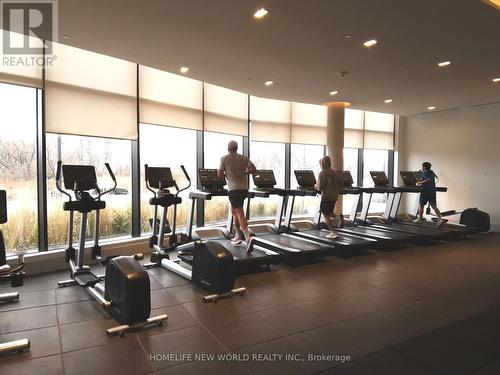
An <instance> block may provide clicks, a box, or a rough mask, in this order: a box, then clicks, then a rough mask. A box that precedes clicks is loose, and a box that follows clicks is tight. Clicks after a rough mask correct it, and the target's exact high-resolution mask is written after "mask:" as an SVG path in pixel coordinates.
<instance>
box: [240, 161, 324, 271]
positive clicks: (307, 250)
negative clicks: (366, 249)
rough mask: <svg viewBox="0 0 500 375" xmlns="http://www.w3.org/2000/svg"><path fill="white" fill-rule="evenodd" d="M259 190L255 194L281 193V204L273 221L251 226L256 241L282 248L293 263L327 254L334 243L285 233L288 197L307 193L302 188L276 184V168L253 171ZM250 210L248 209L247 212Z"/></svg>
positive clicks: (262, 244) (269, 194) (263, 244)
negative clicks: (289, 187) (283, 187)
mask: <svg viewBox="0 0 500 375" xmlns="http://www.w3.org/2000/svg"><path fill="white" fill-rule="evenodd" d="M253 182H254V184H255V186H256V187H255V190H254V191H253V195H254V197H261V198H268V197H269V196H271V195H278V196H279V197H280V198H281V199H280V200H279V204H278V208H277V210H276V218H275V221H274V225H273V224H253V225H249V228H250V229H251V230H252V233H253V234H254V237H253V240H254V243H255V244H256V245H259V246H262V247H265V248H268V249H271V250H273V251H277V252H279V253H280V254H281V255H282V256H283V258H284V259H285V260H286V261H288V262H289V263H292V264H300V263H302V262H304V261H306V260H307V259H311V258H315V257H322V256H325V255H327V254H328V253H329V252H330V251H331V249H332V245H331V244H330V245H328V244H323V243H319V242H317V241H313V240H311V239H307V238H299V237H298V236H295V235H293V234H289V233H285V232H286V231H284V230H283V229H284V228H283V227H282V225H281V223H282V221H283V214H284V211H285V207H286V204H287V197H290V196H292V197H293V196H296V195H299V196H303V195H304V192H303V191H301V190H291V189H279V188H275V187H274V186H275V185H276V179H275V177H274V172H273V171H272V170H258V171H256V173H255V174H254V175H253ZM248 213H249V210H247V215H248Z"/></svg>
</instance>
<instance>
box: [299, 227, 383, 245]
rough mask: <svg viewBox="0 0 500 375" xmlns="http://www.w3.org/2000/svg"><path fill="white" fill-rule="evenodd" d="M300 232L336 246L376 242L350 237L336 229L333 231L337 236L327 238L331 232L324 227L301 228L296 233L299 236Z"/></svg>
mask: <svg viewBox="0 0 500 375" xmlns="http://www.w3.org/2000/svg"><path fill="white" fill-rule="evenodd" d="M300 233H304V234H307V235H310V236H311V238H312V237H313V236H314V237H318V238H320V239H321V240H326V241H330V242H331V243H332V244H333V245H338V246H370V245H373V244H374V243H375V242H376V241H375V240H365V239H363V238H357V237H352V236H349V235H346V234H342V233H341V232H338V231H336V232H335V233H336V234H337V235H338V237H337V238H327V236H328V235H329V234H330V233H331V232H330V231H329V230H325V229H308V230H302V231H300V232H297V235H298V236H300Z"/></svg>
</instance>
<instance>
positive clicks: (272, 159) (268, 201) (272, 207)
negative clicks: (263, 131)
mask: <svg viewBox="0 0 500 375" xmlns="http://www.w3.org/2000/svg"><path fill="white" fill-rule="evenodd" d="M250 160H252V162H253V163H254V164H255V167H256V168H257V169H272V170H273V171H274V176H275V178H276V187H281V188H282V187H284V186H285V144H284V143H272V142H251V143H250ZM250 186H251V187H254V186H255V185H254V184H253V180H252V179H251V178H250ZM279 200H280V197H278V196H276V195H271V196H270V197H269V198H254V199H252V203H251V205H250V217H251V218H254V219H256V218H270V217H274V216H275V214H276V210H277V206H278V202H279Z"/></svg>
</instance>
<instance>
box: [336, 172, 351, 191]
mask: <svg viewBox="0 0 500 375" xmlns="http://www.w3.org/2000/svg"><path fill="white" fill-rule="evenodd" d="M335 173H337V175H338V176H339V178H340V180H341V181H342V184H343V185H344V187H346V188H348V187H352V184H354V180H353V179H352V175H351V171H343V170H338V171H335Z"/></svg>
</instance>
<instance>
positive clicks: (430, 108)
mask: <svg viewBox="0 0 500 375" xmlns="http://www.w3.org/2000/svg"><path fill="white" fill-rule="evenodd" d="M427 109H428V110H429V111H434V110H435V109H436V107H434V106H431V107H427Z"/></svg>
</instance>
